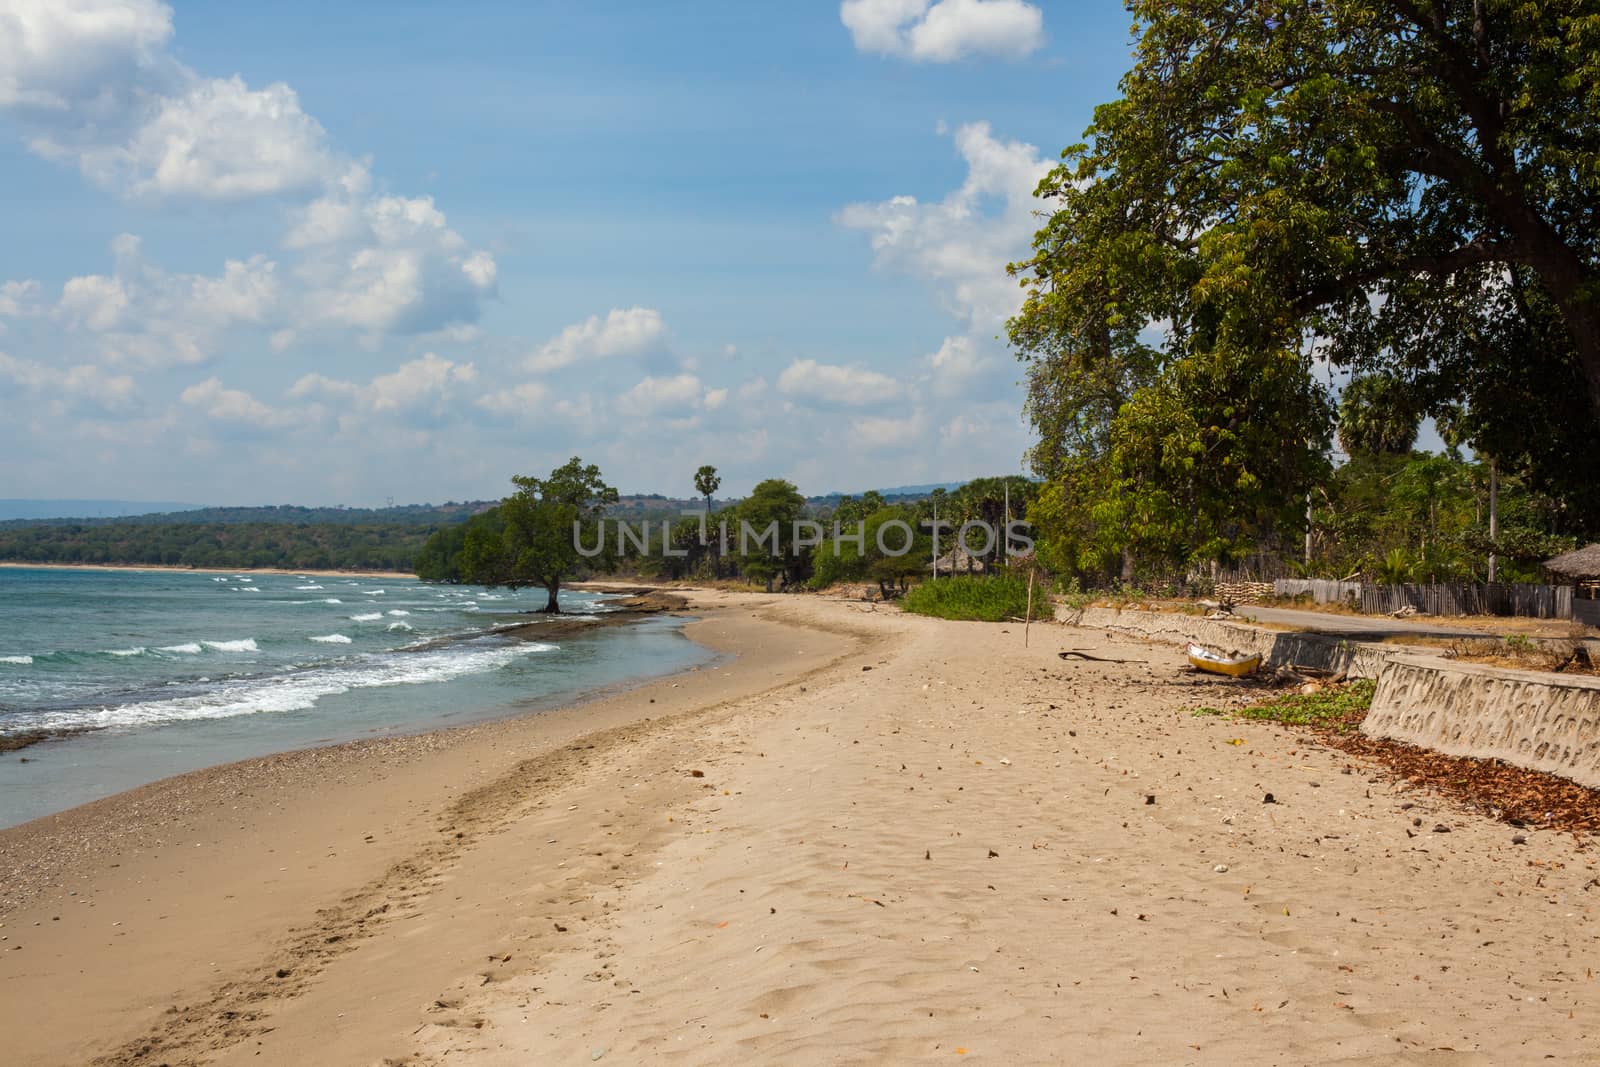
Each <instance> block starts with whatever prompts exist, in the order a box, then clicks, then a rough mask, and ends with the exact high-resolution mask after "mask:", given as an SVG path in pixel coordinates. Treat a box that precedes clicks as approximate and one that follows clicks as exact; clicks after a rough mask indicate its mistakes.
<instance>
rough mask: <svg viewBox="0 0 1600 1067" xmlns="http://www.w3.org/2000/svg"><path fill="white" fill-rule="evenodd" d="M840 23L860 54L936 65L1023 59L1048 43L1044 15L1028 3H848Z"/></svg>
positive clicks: (970, 0)
mask: <svg viewBox="0 0 1600 1067" xmlns="http://www.w3.org/2000/svg"><path fill="white" fill-rule="evenodd" d="M839 20H840V21H841V22H843V23H844V25H845V28H846V29H848V30H849V31H850V37H851V39H852V40H853V41H854V42H855V46H856V48H857V49H859V50H860V51H863V52H875V53H878V54H879V55H893V56H903V57H906V58H908V59H914V60H923V61H928V62H935V63H948V62H951V61H952V60H957V59H962V58H965V57H967V56H975V55H989V56H1004V57H1009V58H1020V57H1022V56H1026V55H1029V54H1030V53H1032V52H1035V51H1037V50H1038V48H1039V47H1040V46H1041V45H1042V44H1043V43H1044V14H1043V13H1042V12H1041V11H1040V10H1039V9H1038V8H1037V7H1035V6H1033V5H1032V4H1028V3H1024V2H1023V0H938V3H932V4H930V0H844V2H843V3H842V4H840V5H839Z"/></svg>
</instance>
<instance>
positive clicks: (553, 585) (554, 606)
mask: <svg viewBox="0 0 1600 1067" xmlns="http://www.w3.org/2000/svg"><path fill="white" fill-rule="evenodd" d="M544 588H545V592H547V593H549V594H550V597H549V599H548V600H546V601H545V605H544V607H542V608H540V609H539V611H540V613H541V614H544V615H560V614H561V605H560V604H559V603H557V600H556V597H557V595H558V594H559V593H560V592H561V581H560V579H557V580H556V581H553V582H547V583H545V587H544Z"/></svg>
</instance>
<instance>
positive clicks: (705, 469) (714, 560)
mask: <svg viewBox="0 0 1600 1067" xmlns="http://www.w3.org/2000/svg"><path fill="white" fill-rule="evenodd" d="M720 488H722V479H721V478H720V477H718V476H717V468H715V467H713V466H712V465H711V464H709V463H707V464H704V465H703V466H701V468H700V469H699V470H697V471H695V472H694V490H695V492H697V493H699V494H700V495H701V496H703V497H705V500H706V523H707V525H709V524H710V522H711V497H712V495H713V494H714V493H716V491H717V490H718V489H720ZM708 538H709V540H710V541H711V543H712V544H713V545H715V544H716V543H717V538H715V537H710V535H709V534H708ZM711 567H712V576H713V577H715V578H721V577H722V557H721V554H720V552H719V550H718V549H717V548H713V549H712V550H711Z"/></svg>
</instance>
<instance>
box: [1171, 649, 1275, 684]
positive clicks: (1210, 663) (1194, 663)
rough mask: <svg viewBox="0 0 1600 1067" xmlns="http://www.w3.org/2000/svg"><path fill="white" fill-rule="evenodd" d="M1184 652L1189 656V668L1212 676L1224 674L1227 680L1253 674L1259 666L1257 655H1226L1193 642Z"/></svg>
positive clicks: (1259, 659) (1259, 658)
mask: <svg viewBox="0 0 1600 1067" xmlns="http://www.w3.org/2000/svg"><path fill="white" fill-rule="evenodd" d="M1184 651H1185V652H1187V653H1188V654H1189V665H1190V666H1191V667H1193V668H1195V669H1196V670H1200V671H1209V672H1211V673H1212V674H1225V675H1227V676H1228V677H1229V678H1242V677H1243V676H1244V675H1246V674H1251V673H1254V671H1255V670H1256V668H1257V667H1260V666H1261V657H1260V656H1259V655H1255V656H1241V655H1238V654H1237V653H1235V654H1233V655H1226V654H1224V653H1222V652H1217V651H1215V650H1214V649H1209V648H1206V647H1205V646H1204V645H1197V644H1194V643H1193V642H1190V643H1189V646H1188V647H1187V648H1185V649H1184Z"/></svg>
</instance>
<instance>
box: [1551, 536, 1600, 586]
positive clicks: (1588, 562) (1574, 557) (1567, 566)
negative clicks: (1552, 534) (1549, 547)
mask: <svg viewBox="0 0 1600 1067" xmlns="http://www.w3.org/2000/svg"><path fill="white" fill-rule="evenodd" d="M1542 566H1543V567H1544V569H1545V570H1547V571H1549V572H1550V573H1551V574H1553V575H1555V576H1556V577H1557V578H1565V579H1566V580H1567V581H1569V582H1592V581H1595V580H1597V579H1600V544H1593V545H1586V546H1584V547H1583V548H1577V549H1573V550H1572V551H1571V552H1563V553H1562V554H1561V555H1559V556H1556V557H1555V558H1554V559H1547V560H1545V561H1544V563H1543V564H1542Z"/></svg>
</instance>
